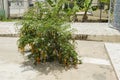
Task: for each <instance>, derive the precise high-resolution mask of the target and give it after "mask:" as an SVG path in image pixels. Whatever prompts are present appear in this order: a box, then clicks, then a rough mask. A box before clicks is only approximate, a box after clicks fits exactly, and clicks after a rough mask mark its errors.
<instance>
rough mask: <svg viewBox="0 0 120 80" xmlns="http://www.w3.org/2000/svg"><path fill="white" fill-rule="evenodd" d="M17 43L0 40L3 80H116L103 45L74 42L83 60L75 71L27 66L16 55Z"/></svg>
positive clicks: (46, 65) (42, 66) (51, 66)
mask: <svg viewBox="0 0 120 80" xmlns="http://www.w3.org/2000/svg"><path fill="white" fill-rule="evenodd" d="M17 40H18V38H9V37H0V79H2V80H117V78H116V76H115V73H114V70H113V68H112V66H111V64H110V62H109V58H108V56H107V53H106V51H105V49H104V42H95V41H80V40H77V41H76V45H75V46H76V51H77V52H78V55H79V56H81V57H82V61H83V64H80V65H78V69H74V68H70V69H69V70H65V68H63V67H61V65H59V64H57V63H46V64H41V65H37V66H34V65H32V64H30V63H29V62H28V61H26V60H24V57H23V56H22V55H21V54H20V53H19V52H18V49H17V44H16V43H17ZM91 46H92V47H91ZM25 61H26V62H25Z"/></svg>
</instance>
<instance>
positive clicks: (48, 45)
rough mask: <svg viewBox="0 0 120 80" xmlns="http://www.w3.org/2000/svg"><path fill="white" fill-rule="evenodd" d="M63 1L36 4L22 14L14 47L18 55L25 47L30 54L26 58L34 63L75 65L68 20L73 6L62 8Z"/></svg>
mask: <svg viewBox="0 0 120 80" xmlns="http://www.w3.org/2000/svg"><path fill="white" fill-rule="evenodd" d="M64 3H67V0H58V1H56V2H52V1H50V0H48V1H46V2H37V3H35V5H34V6H33V7H31V8H29V10H28V11H27V12H26V13H25V15H24V18H23V20H22V21H21V22H20V23H21V24H22V25H23V26H22V27H21V29H20V38H19V40H18V47H19V50H20V51H21V53H24V54H27V53H25V51H26V47H27V48H29V50H30V52H31V54H29V55H28V58H29V59H31V60H33V61H34V63H35V64H38V63H45V62H51V61H58V62H59V63H60V64H63V65H64V66H69V65H76V64H77V63H78V58H77V56H78V54H77V53H76V51H75V50H74V45H73V43H74V39H72V35H71V30H70V25H69V24H68V22H69V19H70V18H69V17H70V16H71V15H73V14H74V13H75V12H76V10H77V6H76V4H75V2H73V3H74V7H73V8H72V9H71V8H67V9H64V8H63V4H64Z"/></svg>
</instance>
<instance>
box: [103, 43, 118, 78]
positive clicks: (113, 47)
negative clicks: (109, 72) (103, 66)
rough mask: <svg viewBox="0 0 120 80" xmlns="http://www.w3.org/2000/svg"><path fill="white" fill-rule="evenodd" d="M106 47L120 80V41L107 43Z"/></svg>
mask: <svg viewBox="0 0 120 80" xmlns="http://www.w3.org/2000/svg"><path fill="white" fill-rule="evenodd" d="M105 47H106V50H107V52H108V55H109V58H110V60H111V63H112V66H113V67H114V70H115V72H116V75H117V77H118V80H120V43H119V44H118V43H105Z"/></svg>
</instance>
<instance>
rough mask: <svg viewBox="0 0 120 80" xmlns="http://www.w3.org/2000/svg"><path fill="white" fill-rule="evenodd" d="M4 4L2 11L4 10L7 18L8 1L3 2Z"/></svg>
mask: <svg viewBox="0 0 120 80" xmlns="http://www.w3.org/2000/svg"><path fill="white" fill-rule="evenodd" d="M3 1H4V2H3V3H4V10H5V17H6V18H8V15H9V8H8V0H3Z"/></svg>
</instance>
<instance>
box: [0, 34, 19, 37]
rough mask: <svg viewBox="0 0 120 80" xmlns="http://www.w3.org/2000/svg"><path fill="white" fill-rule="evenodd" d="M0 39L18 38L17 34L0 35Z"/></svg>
mask: <svg viewBox="0 0 120 80" xmlns="http://www.w3.org/2000/svg"><path fill="white" fill-rule="evenodd" d="M0 37H19V35H18V34H0Z"/></svg>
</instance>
